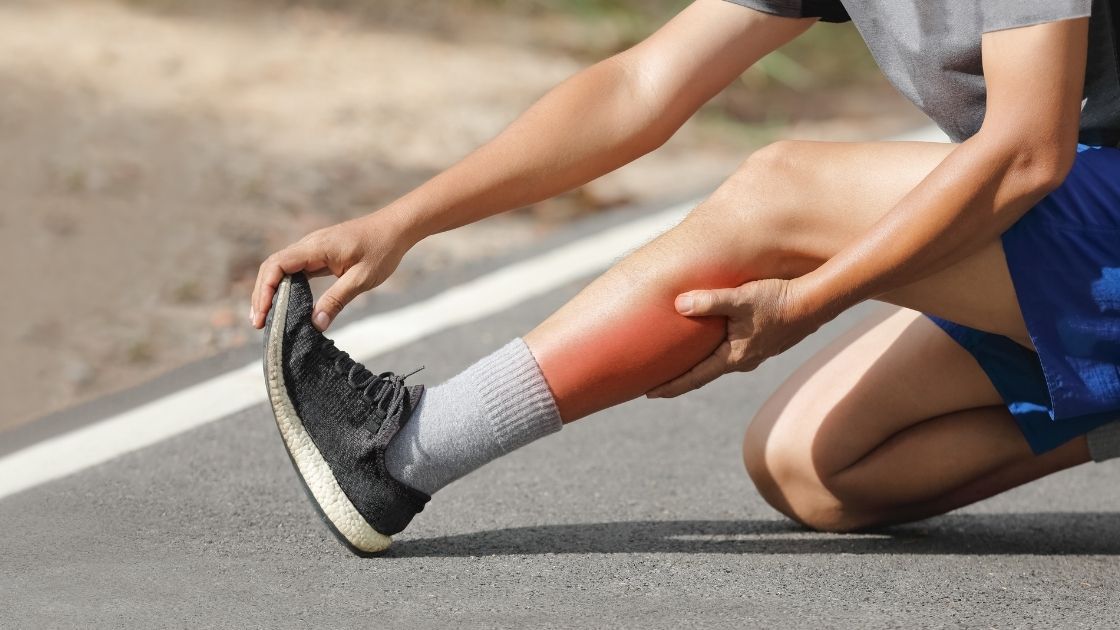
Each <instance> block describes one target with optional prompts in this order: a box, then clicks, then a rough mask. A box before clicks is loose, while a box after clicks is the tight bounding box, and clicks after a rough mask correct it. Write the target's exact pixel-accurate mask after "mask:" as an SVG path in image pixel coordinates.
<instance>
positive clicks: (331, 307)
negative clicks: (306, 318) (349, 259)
mask: <svg viewBox="0 0 1120 630" xmlns="http://www.w3.org/2000/svg"><path fill="white" fill-rule="evenodd" d="M362 275H363V274H362V273H361V270H360V269H357V268H355V267H351V268H350V269H349V270H347V271H346V273H344V274H342V277H340V278H339V279H338V280H336V281H335V283H334V284H332V285H331V288H329V289H327V291H326V292H325V293H323V295H321V296H320V297H319V302H318V303H316V304H315V311H314V312H312V314H311V323H312V324H314V325H315V328H318V329H319V330H320V331H324V330H326V329H327V328H328V327H329V326H330V325H331V322H333V321H334V319H335V318H336V317H338V314H339V313H340V312H342V309H343V308H345V307H346V305H347V304H349V303H350V301H351V300H353V299H354V298H356V297H358V294H360V293H361V292H362V290H363V289H362Z"/></svg>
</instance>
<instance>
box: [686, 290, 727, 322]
mask: <svg viewBox="0 0 1120 630" xmlns="http://www.w3.org/2000/svg"><path fill="white" fill-rule="evenodd" d="M735 292H736V290H735V289H706V290H702V291H689V292H688V293H682V294H680V295H678V296H677V299H676V302H675V303H674V305H675V306H676V308H677V312H678V313H680V314H681V315H688V316H690V317H699V316H704V315H731V314H732V311H733V310H734V309H735V307H736V305H737V303H736V300H735Z"/></svg>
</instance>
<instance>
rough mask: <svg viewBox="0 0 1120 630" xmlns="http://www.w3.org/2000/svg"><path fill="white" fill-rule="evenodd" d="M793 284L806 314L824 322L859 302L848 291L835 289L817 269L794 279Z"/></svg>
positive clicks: (832, 282) (828, 279)
mask: <svg viewBox="0 0 1120 630" xmlns="http://www.w3.org/2000/svg"><path fill="white" fill-rule="evenodd" d="M794 282H795V283H796V284H797V288H798V290H797V293H798V296H799V301H800V302H801V304H802V305H803V308H804V309H805V312H806V314H810V313H811V314H813V315H815V316H816V317H819V318H822V319H823V320H824V321H829V320H832V319H833V318H835V317H836V316H837V315H839V314H840V313H843V312H844V311H846V310H848V309H849V308H851V307H852V306H855V305H856V304H857V303H859V302H860V300H859V299H855V296H854V295H853V294H852V293H851V292H850V291H846V290H842V289H841V288H839V287H837V286H836V283H835V282H834V281H833V280H832V279H831V278H830V277H829V276H827V275H825V274H824V273H821V272H819V268H818V270H815V271H811V272H809V273H807V274H805V275H804V276H801V277H800V278H796V279H795V280H794Z"/></svg>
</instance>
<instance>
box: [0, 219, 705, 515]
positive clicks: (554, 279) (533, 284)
mask: <svg viewBox="0 0 1120 630" xmlns="http://www.w3.org/2000/svg"><path fill="white" fill-rule="evenodd" d="M695 203H696V202H689V203H685V204H681V205H679V206H675V207H673V208H670V209H668V210H664V211H661V212H658V213H657V214H653V215H650V216H647V217H643V218H641V219H638V220H635V221H632V222H630V223H627V224H624V225H620V226H618V227H614V228H611V229H608V230H605V231H603V232H600V233H598V234H595V235H593V236H590V237H587V238H584V239H581V240H578V241H575V242H573V243H570V244H568V245H564V246H561V247H559V248H557V249H555V250H552V251H550V252H547V253H544V254H541V255H540V256H537V257H535V258H531V259H529V260H525V261H522V262H519V263H516V264H513V265H510V266H508V267H505V268H503V269H499V270H497V271H494V272H492V273H489V274H486V275H484V276H482V277H480V278H477V279H475V280H472V281H470V282H467V283H465V284H462V285H459V286H457V287H455V288H452V289H448V290H447V291H444V292H443V293H440V294H438V295H435V296H433V297H431V298H429V299H427V300H424V301H422V302H418V303H416V304H411V305H409V306H406V307H404V308H401V309H398V310H395V311H389V312H387V313H380V314H377V315H372V316H370V317H367V318H365V319H362V320H359V321H357V322H354V323H353V324H350V325H349V326H346V327H344V328H342V329H340V330H338V331H337V332H336V333H334V334H333V335H332V337H333V338H334V339H335V341H336V342H337V343H338V346H339V347H340V348H343V349H345V350H347V351H348V352H350V354H351V355H352V356H355V357H359V358H360V359H361V360H363V361H364V360H368V359H370V358H372V357H375V356H377V355H379V354H382V353H385V352H388V351H390V350H393V349H395V348H399V347H401V346H404V345H406V344H409V343H412V342H414V341H417V340H419V339H423V338H424V337H427V336H429V335H432V334H434V333H437V332H439V331H441V330H446V329H447V328H451V327H452V326H457V325H459V324H464V323H467V322H471V321H475V320H479V319H482V318H484V317H487V316H489V315H493V314H494V313H498V312H501V311H503V310H505V309H507V308H510V307H511V306H514V305H516V304H518V303H520V302H524V301H525V300H529V299H531V298H534V297H536V296H539V295H543V294H545V293H548V292H549V291H552V290H554V289H556V288H557V287H560V286H563V285H564V284H567V283H568V282H571V281H573V280H577V279H579V278H581V277H585V276H588V275H590V274H592V273H595V272H597V271H601V270H603V269H606V268H607V267H609V266H610V265H611V264H612V263H613V262H614V261H615V259H617V258H619V257H621V256H622V255H623V254H624V253H626V252H627V251H628V250H631V249H633V248H635V247H638V246H640V245H641V244H642V243H643V242H645V241H647V240H649V239H651V238H653V237H654V236H656V235H657V234H659V233H661V232H663V231H665V230H666V229H668V228H669V227H671V226H672V225H673V224H674V223H676V222H678V221H680V219H681V218H683V217H684V215H685V213H687V212H688V210H689V209H690V208H691V207H692V206H693V205H695ZM262 379H263V377H262V372H261V364H260V362H259V361H257V362H254V363H251V364H249V365H246V366H244V367H241V368H237V369H234V370H232V371H229V372H226V373H225V374H222V375H221V376H217V377H214V378H212V379H210V380H208V381H205V382H202V383H198V384H197V385H194V386H191V387H188V388H186V389H184V390H182V391H179V392H176V393H174V394H170V395H168V396H165V397H163V398H160V399H158V400H155V401H152V402H150V403H147V404H145V405H142V406H140V407H136V408H135V409H131V410H129V411H126V412H124V413H122V414H120V415H117V416H114V417H112V418H108V419H106V420H103V421H101V422H97V423H95V424H92V425H89V426H86V427H82V428H80V429H77V430H74V431H71V432H69V433H65V434H62V435H59V436H56V437H53V438H50V439H47V440H44V441H42V442H39V443H36V444H32V445H30V446H28V447H27V448H24V449H21V450H19V451H16V452H14V453H11V454H9V455H7V456H6V457H4V458H3V459H0V499H2V498H4V497H6V496H9V495H12V494H15V493H17V492H20V491H22V490H26V489H28V488H32V487H34V486H37V485H39V484H42V483H46V482H48V481H51V480H52V479H58V478H60V477H63V476H65V475H69V474H71V473H74V472H77V471H79V470H83V469H85V468H88V467H90V466H93V465H96V464H100V463H102V462H105V461H108V460H110V459H112V458H114V457H117V456H119V455H123V454H125V453H129V452H131V451H135V450H138V449H141V448H144V447H145V446H149V445H152V444H155V443H157V442H160V441H163V440H166V439H167V438H170V437H173V436H175V435H178V434H180V433H183V432H184V431H188V430H190V429H193V428H195V427H198V426H202V425H204V424H207V423H210V422H213V421H215V420H218V419H219V418H224V417H226V416H228V415H230V414H233V413H236V412H238V411H241V410H242V409H245V408H247V407H251V406H253V405H256V404H259V403H263V402H264V401H265V387H264V383H263V380H262Z"/></svg>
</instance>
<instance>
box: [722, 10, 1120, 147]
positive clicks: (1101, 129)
mask: <svg viewBox="0 0 1120 630" xmlns="http://www.w3.org/2000/svg"><path fill="white" fill-rule="evenodd" d="M728 1H729V2H734V3H735V4H740V5H743V6H747V7H751V8H754V9H758V10H759V11H764V12H766V13H771V14H774V15H782V16H788V17H819V18H821V19H822V20H823V21H826V22H847V21H849V20H850V21H852V22H854V23H855V26H856V28H857V29H858V30H859V32H860V34H861V35H862V36H863V39H864V41H865V42H867V47H868V48H869V49H870V50H871V54H872V55H873V56H874V57H875V61H876V63H878V64H879V67H880V68H881V69H882V70H883V73H884V74H885V75H886V76H887V79H888V80H890V82H891V83H892V84H894V86H895V87H897V88H898V90H899V91H900V92H902V94H903V95H904V96H905V97H906V98H908V99H910V100H911V101H912V102H913V103H914V104H915V105H917V106H918V107H919V108H920V109H921V110H922V111H923V112H925V113H926V115H927V116H929V117H930V118H931V119H932V120H933V121H934V122H935V123H937V125H938V126H939V127H941V129H942V130H943V131H944V132H945V133H946V134H948V135H949V137H950V138H951V139H953V141H955V142H961V141H963V140H964V139H966V138H968V137H970V136H972V135H973V134H975V133H976V132H977V131H979V129H980V123H981V122H983V120H984V111H985V104H986V100H987V89H986V86H985V84H984V73H983V66H982V64H981V62H980V36H981V34H982V33H986V32H989V31H998V30H1003V29H1008V28H1016V27H1019V26H1029V25H1031V24H1040V23H1043V22H1052V21H1055V20H1062V19H1069V18H1075V17H1085V16H1090V18H1089V50H1088V62H1087V66H1086V70H1085V91H1084V93H1083V96H1084V98H1085V101H1084V103H1083V105H1082V109H1081V132H1080V134H1079V137H1078V141H1079V142H1082V143H1085V144H1097V145H1104V146H1120V71H1118V66H1120V7H1117V6H1114V2H1113V0H971V1H970V0H728Z"/></svg>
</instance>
